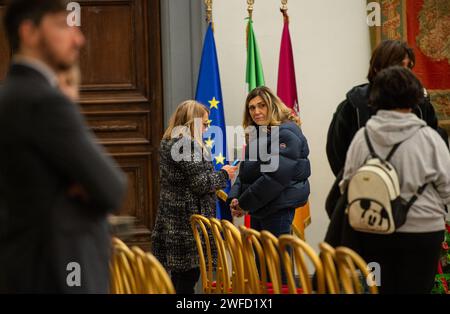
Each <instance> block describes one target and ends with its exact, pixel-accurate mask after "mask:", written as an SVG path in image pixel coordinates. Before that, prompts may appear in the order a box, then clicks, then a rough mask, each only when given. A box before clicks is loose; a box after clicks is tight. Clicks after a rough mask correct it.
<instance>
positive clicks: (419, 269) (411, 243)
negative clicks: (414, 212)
mask: <svg viewBox="0 0 450 314" xmlns="http://www.w3.org/2000/svg"><path fill="white" fill-rule="evenodd" d="M360 236H361V251H360V252H359V253H360V254H361V256H362V257H363V258H364V259H365V261H366V262H367V263H371V262H376V263H378V264H379V266H380V274H381V278H380V279H381V280H380V283H381V286H380V287H379V291H380V293H382V294H429V293H430V292H431V289H432V288H433V284H434V277H435V275H436V271H437V266H438V261H439V255H440V252H441V245H442V241H443V240H444V231H438V232H430V233H394V234H392V235H375V234H368V233H360Z"/></svg>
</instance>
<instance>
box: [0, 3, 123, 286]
mask: <svg viewBox="0 0 450 314" xmlns="http://www.w3.org/2000/svg"><path fill="white" fill-rule="evenodd" d="M65 9H66V6H65V2H64V1H55V0H40V1H37V0H15V1H11V4H10V5H9V6H8V7H7V9H6V14H5V26H6V30H7V33H8V37H9V41H10V44H11V47H12V49H13V50H14V53H15V55H14V59H13V60H14V61H13V63H12V65H11V67H10V69H9V72H8V74H7V77H6V80H5V81H4V85H3V86H2V88H1V91H0V147H1V148H2V152H1V154H0V293H108V291H109V288H108V285H109V267H108V265H109V257H110V247H111V246H110V243H111V237H110V233H109V226H108V223H107V219H106V218H107V215H108V214H109V213H111V212H112V211H114V210H116V209H118V208H119V207H120V206H121V205H122V200H123V197H124V195H125V190H126V179H125V176H124V174H123V173H122V172H121V171H120V170H119V169H118V166H117V164H116V163H115V162H113V160H112V159H110V158H109V157H107V156H106V154H105V151H104V150H103V149H102V148H101V147H100V146H99V145H97V144H96V143H95V139H94V136H93V134H92V133H91V132H90V131H88V127H87V125H86V124H85V121H84V119H83V117H82V116H81V114H80V112H79V110H78V108H77V106H76V105H75V104H74V103H72V102H70V101H69V99H68V98H66V97H65V96H64V95H63V94H62V93H61V92H60V91H59V89H58V88H57V79H56V74H55V73H56V72H58V71H60V70H65V69H68V68H70V67H71V66H73V64H75V62H76V61H77V59H78V54H79V50H80V48H81V46H82V45H83V43H84V37H83V35H82V34H81V32H80V31H79V29H78V28H72V27H69V26H67V24H66V23H65V20H66V17H67V12H66V11H65Z"/></svg>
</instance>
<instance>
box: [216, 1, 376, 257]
mask: <svg viewBox="0 0 450 314" xmlns="http://www.w3.org/2000/svg"><path fill="white" fill-rule="evenodd" d="M255 2H256V3H255V11H254V13H253V20H254V29H255V33H256V38H257V41H258V43H259V46H260V50H261V56H262V60H263V66H264V74H265V79H266V85H267V86H269V87H271V88H273V89H276V82H277V73H278V58H279V48H280V41H281V31H282V16H281V13H280V12H279V6H280V1H279V0H256V1H255ZM365 2H366V1H365V0H345V1H342V0H302V1H300V0H295V1H294V0H291V1H289V3H288V5H289V15H290V17H291V23H290V31H291V36H292V41H293V48H294V58H295V65H296V73H297V84H298V90H299V98H300V106H301V118H302V120H303V131H304V133H305V135H306V137H307V138H308V141H309V146H310V150H311V155H310V160H311V164H312V177H311V179H310V182H311V198H310V203H311V212H312V213H311V214H312V224H311V226H310V227H308V229H307V230H306V236H307V241H308V242H309V243H310V244H312V245H313V246H314V248H316V249H317V244H318V243H319V242H320V241H322V240H323V238H324V235H325V231H326V227H327V225H328V222H329V220H328V218H327V215H326V212H325V209H324V203H325V198H326V195H327V193H328V190H329V188H330V186H331V184H332V182H333V179H334V177H333V175H332V173H331V170H330V168H329V165H328V162H327V158H326V153H325V144H326V135H327V130H328V125H329V123H330V121H331V118H332V115H333V113H334V111H335V109H336V107H337V105H338V104H339V103H340V102H341V101H342V100H343V99H344V97H345V94H346V92H347V91H348V90H349V89H350V88H351V87H352V86H354V85H356V84H359V83H363V82H364V81H365V76H366V72H367V69H368V65H369V58H370V41H369V30H368V26H367V24H366V6H365ZM246 8H247V6H246V1H244V0H215V1H214V9H213V10H214V22H215V38H216V45H217V51H218V55H219V65H220V71H221V79H222V92H223V98H224V106H225V115H226V122H227V124H228V125H240V124H241V122H242V112H243V106H244V101H245V97H246V87H245V64H246V43H245V27H246V21H245V20H244V19H245V17H246V16H247V11H246Z"/></svg>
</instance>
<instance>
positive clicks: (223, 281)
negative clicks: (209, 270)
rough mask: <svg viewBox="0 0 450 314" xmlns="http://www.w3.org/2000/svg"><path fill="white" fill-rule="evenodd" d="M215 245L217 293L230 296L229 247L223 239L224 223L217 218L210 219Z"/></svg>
mask: <svg viewBox="0 0 450 314" xmlns="http://www.w3.org/2000/svg"><path fill="white" fill-rule="evenodd" d="M209 221H210V224H211V230H212V234H213V238H214V243H215V245H216V248H217V269H216V284H215V287H216V288H215V291H214V292H215V293H221V294H228V293H230V292H231V291H232V287H231V285H232V282H231V280H230V266H229V264H228V258H227V247H226V245H225V241H224V238H223V228H222V223H221V222H220V221H219V220H218V219H216V218H210V219H209Z"/></svg>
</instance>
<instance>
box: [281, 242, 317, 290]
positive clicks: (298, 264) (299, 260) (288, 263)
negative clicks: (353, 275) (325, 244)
mask: <svg viewBox="0 0 450 314" xmlns="http://www.w3.org/2000/svg"><path fill="white" fill-rule="evenodd" d="M278 241H279V249H280V254H281V257H282V261H283V265H284V270H285V272H286V277H287V281H288V288H289V293H291V294H297V293H298V287H301V288H302V293H304V294H311V293H313V285H312V282H311V279H310V275H309V272H308V265H307V263H306V259H305V255H306V256H307V257H308V259H309V260H310V261H311V262H312V264H313V266H314V268H315V271H316V278H317V291H316V292H317V293H318V294H323V293H325V277H324V271H323V266H322V262H321V261H320V259H319V256H317V254H316V252H315V251H314V249H313V248H311V247H310V246H309V245H308V244H307V243H306V242H305V241H302V240H300V239H298V238H296V237H294V236H292V235H282V236H280V238H279V240H278ZM289 250H290V251H291V252H292V253H291V254H292V255H293V257H294V265H295V269H296V270H297V272H298V275H299V281H300V285H298V286H297V285H296V280H295V276H294V272H293V267H292V266H293V265H292V258H291V256H290V254H289Z"/></svg>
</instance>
